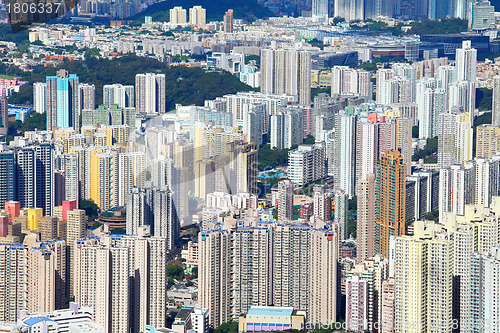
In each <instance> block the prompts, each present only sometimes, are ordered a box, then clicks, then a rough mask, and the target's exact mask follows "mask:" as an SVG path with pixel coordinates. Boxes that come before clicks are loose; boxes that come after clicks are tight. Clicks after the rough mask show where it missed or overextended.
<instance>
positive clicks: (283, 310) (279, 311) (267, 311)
mask: <svg viewBox="0 0 500 333" xmlns="http://www.w3.org/2000/svg"><path fill="white" fill-rule="evenodd" d="M292 313H293V308H292V307H275V306H252V307H250V309H249V310H248V312H247V315H253V316H291V315H292Z"/></svg>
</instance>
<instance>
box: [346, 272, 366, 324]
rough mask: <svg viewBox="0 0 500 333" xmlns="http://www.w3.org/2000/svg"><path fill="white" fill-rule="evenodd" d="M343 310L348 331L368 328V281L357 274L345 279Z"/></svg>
mask: <svg viewBox="0 0 500 333" xmlns="http://www.w3.org/2000/svg"><path fill="white" fill-rule="evenodd" d="M345 312H346V313H345V317H346V320H345V321H346V325H347V330H348V331H356V332H363V331H366V330H367V329H368V281H367V280H365V279H363V278H361V277H359V276H357V275H354V276H351V277H349V278H347V280H346V311H345Z"/></svg>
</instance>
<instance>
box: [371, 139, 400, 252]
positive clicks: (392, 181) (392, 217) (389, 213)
mask: <svg viewBox="0 0 500 333" xmlns="http://www.w3.org/2000/svg"><path fill="white" fill-rule="evenodd" d="M405 183H406V165H405V164H404V161H403V155H401V153H400V152H399V151H397V150H389V149H388V150H386V151H385V152H384V153H383V154H382V155H381V157H380V160H379V161H378V163H377V181H376V189H375V193H376V205H375V216H376V232H375V251H376V252H377V253H380V254H381V255H383V256H384V257H385V258H389V239H390V237H391V236H395V237H397V236H400V235H404V233H405V211H406V209H405V208H406V206H405V203H406V186H405V185H406V184H405Z"/></svg>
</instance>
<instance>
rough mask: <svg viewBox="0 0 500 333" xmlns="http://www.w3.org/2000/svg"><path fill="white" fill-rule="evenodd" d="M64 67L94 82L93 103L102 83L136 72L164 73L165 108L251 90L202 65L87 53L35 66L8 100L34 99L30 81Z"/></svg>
mask: <svg viewBox="0 0 500 333" xmlns="http://www.w3.org/2000/svg"><path fill="white" fill-rule="evenodd" d="M61 68H64V69H66V70H67V71H68V72H69V73H71V74H77V75H78V77H79V79H80V82H82V83H91V84H94V85H95V86H96V103H97V104H99V103H102V87H103V85H105V84H112V83H121V84H125V85H134V84H135V75H136V74H139V73H148V72H153V73H164V74H165V77H166V99H167V110H171V109H173V108H174V107H175V104H183V105H192V104H195V105H203V102H204V101H205V100H206V99H214V98H216V97H218V96H222V95H224V94H231V93H236V92H238V91H248V90H252V88H251V87H249V86H247V85H246V84H244V83H242V82H241V81H240V80H239V79H238V78H236V77H235V76H233V75H231V74H230V73H227V72H222V73H219V72H205V71H204V70H203V69H201V68H187V67H183V66H177V67H171V68H169V67H168V66H167V65H166V64H164V63H161V62H158V61H157V60H155V59H150V58H144V57H137V56H135V55H130V56H124V57H121V58H116V59H113V60H109V59H97V58H95V57H90V58H88V59H87V60H85V61H66V62H65V63H63V64H61V65H59V66H58V67H56V68H50V67H37V68H35V69H34V71H33V73H32V75H30V76H27V77H24V78H23V80H28V81H29V82H30V83H31V84H30V85H29V86H26V87H23V88H22V89H21V91H20V92H19V93H16V94H14V95H13V96H12V97H11V98H10V99H9V103H14V104H24V103H30V104H31V103H32V102H33V86H32V83H33V82H44V81H45V77H46V76H48V75H55V73H56V72H57V70H58V69H61Z"/></svg>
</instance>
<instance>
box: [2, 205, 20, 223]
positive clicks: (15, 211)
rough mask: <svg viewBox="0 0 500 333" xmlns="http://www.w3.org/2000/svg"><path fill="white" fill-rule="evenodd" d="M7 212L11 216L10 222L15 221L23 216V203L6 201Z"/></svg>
mask: <svg viewBox="0 0 500 333" xmlns="http://www.w3.org/2000/svg"><path fill="white" fill-rule="evenodd" d="M5 210H6V211H8V212H9V214H10V222H12V221H13V220H14V217H16V216H19V215H20V214H21V203H20V202H19V201H6V202H5Z"/></svg>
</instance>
